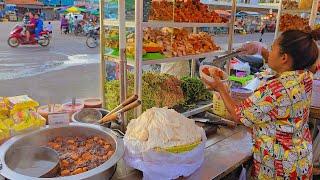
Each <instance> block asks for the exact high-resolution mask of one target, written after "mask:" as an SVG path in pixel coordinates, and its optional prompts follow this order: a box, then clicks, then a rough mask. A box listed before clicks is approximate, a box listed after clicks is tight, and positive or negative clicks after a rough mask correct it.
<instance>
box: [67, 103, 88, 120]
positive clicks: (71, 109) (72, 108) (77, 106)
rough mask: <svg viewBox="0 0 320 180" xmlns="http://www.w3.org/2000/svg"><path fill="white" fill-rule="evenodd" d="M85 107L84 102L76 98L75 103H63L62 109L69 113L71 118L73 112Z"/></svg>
mask: <svg viewBox="0 0 320 180" xmlns="http://www.w3.org/2000/svg"><path fill="white" fill-rule="evenodd" d="M83 108H84V104H83V102H82V101H80V100H76V103H75V104H74V105H73V104H72V102H67V103H65V104H63V105H62V110H63V111H64V112H67V113H68V114H69V118H70V120H71V116H72V114H73V113H75V112H77V111H80V110H81V109H83Z"/></svg>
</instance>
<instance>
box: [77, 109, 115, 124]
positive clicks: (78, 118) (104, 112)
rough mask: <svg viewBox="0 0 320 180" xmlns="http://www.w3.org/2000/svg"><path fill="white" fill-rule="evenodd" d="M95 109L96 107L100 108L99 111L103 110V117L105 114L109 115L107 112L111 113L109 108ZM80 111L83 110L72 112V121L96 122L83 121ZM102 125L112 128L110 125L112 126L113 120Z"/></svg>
mask: <svg viewBox="0 0 320 180" xmlns="http://www.w3.org/2000/svg"><path fill="white" fill-rule="evenodd" d="M95 109H96V110H99V111H100V112H101V115H102V117H104V116H105V115H107V114H108V113H109V111H107V110H105V109H102V108H95ZM80 112H81V110H80V111H77V112H75V113H73V114H72V116H71V121H72V122H77V123H87V124H95V123H88V122H83V121H82V120H81V117H79V113H80ZM97 124H98V123H97ZM102 126H104V127H107V128H110V127H111V122H109V123H105V124H103V125H102Z"/></svg>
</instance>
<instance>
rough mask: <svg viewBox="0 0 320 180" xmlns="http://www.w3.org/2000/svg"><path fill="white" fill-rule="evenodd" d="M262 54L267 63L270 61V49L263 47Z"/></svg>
mask: <svg viewBox="0 0 320 180" xmlns="http://www.w3.org/2000/svg"><path fill="white" fill-rule="evenodd" d="M261 56H262V57H263V59H264V62H265V63H268V58H269V50H268V49H267V48H264V47H263V48H262V49H261Z"/></svg>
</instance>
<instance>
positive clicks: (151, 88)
mask: <svg viewBox="0 0 320 180" xmlns="http://www.w3.org/2000/svg"><path fill="white" fill-rule="evenodd" d="M127 88H128V94H127V96H128V97H129V96H131V95H133V92H134V75H133V74H128V86H127ZM105 89H106V94H105V97H106V108H107V109H108V110H112V109H113V108H115V107H116V106H118V105H119V101H120V83H119V80H112V81H108V82H106V84H105ZM142 94H143V95H142V110H143V111H145V110H147V109H150V108H152V107H165V106H166V107H169V108H172V107H175V106H189V105H192V104H195V103H196V102H198V101H203V100H209V99H211V96H212V95H211V94H210V93H209V92H208V91H207V90H206V88H205V86H204V85H203V84H202V82H201V80H200V79H199V78H194V77H193V78H191V77H183V78H182V79H181V80H179V79H177V78H176V77H175V76H172V75H168V74H158V73H151V72H146V73H144V74H143V76H142ZM131 117H133V114H132V113H129V119H130V118H131Z"/></svg>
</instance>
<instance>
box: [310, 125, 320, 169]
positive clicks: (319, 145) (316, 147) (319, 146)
mask: <svg viewBox="0 0 320 180" xmlns="http://www.w3.org/2000/svg"><path fill="white" fill-rule="evenodd" d="M318 130H319V133H318V135H317V137H316V138H315V140H314V141H313V149H312V151H313V164H314V165H315V166H320V126H318Z"/></svg>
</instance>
